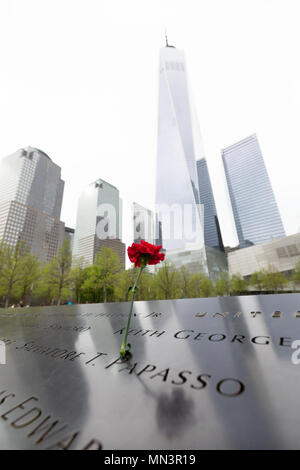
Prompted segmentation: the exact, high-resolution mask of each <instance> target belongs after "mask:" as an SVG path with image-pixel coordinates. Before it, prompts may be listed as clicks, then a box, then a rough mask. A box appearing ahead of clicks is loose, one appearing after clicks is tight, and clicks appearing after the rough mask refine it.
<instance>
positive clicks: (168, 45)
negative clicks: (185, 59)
mask: <svg viewBox="0 0 300 470" xmlns="http://www.w3.org/2000/svg"><path fill="white" fill-rule="evenodd" d="M165 38H166V47H174V46H171V45H170V44H169V42H168V35H167V28H165ZM174 48H175V47H174Z"/></svg>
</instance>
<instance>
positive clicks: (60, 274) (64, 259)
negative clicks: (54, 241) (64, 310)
mask: <svg viewBox="0 0 300 470" xmlns="http://www.w3.org/2000/svg"><path fill="white" fill-rule="evenodd" d="M71 265H72V253H71V248H70V242H69V240H67V239H65V240H64V241H63V244H62V246H61V247H60V248H59V250H58V253H57V255H56V256H55V257H54V258H53V259H52V260H51V261H50V262H49V263H48V265H46V266H45V268H44V270H43V281H44V283H45V285H46V286H47V289H48V292H50V293H51V295H52V296H54V297H56V299H57V305H60V303H61V300H62V297H63V296H64V294H65V293H66V292H69V287H70V285H71V283H72V277H71Z"/></svg>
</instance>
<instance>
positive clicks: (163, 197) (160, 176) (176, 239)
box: [156, 45, 203, 250]
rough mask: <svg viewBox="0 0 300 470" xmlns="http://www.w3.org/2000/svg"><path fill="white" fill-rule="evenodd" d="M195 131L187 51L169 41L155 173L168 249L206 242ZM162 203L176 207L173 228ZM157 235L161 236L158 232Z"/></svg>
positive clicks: (160, 224)
mask: <svg viewBox="0 0 300 470" xmlns="http://www.w3.org/2000/svg"><path fill="white" fill-rule="evenodd" d="M195 132H196V131H195V125H194V120H193V112H192V109H191V106H190V95H189V90H188V83H187V74H186V64H185V57H184V53H183V52H182V51H180V50H178V49H176V48H175V47H172V46H168V45H167V46H166V47H164V48H162V49H161V51H160V75H159V116H158V144H157V173H156V211H157V213H158V219H157V227H159V229H160V230H161V235H162V245H163V248H164V249H166V250H174V249H185V248H186V247H188V246H191V245H192V244H199V243H200V244H201V243H203V229H202V224H201V214H200V207H198V206H196V205H197V204H199V188H198V177H197V168H196V157H198V158H201V157H202V156H203V155H202V154H201V153H199V152H200V150H199V149H198V148H196V147H197V144H196V142H198V140H199V139H195ZM197 137H198V136H197ZM162 205H166V207H167V208H168V209H169V210H171V211H172V209H171V208H172V207H173V208H175V206H176V208H177V212H176V216H173V212H172V216H171V217H173V218H172V222H171V228H170V231H168V230H167V227H166V221H165V219H164V218H163V215H162V214H161V213H160V212H159V209H160V208H161V207H162ZM185 205H186V206H189V207H190V208H192V230H191V231H194V237H192V236H190V234H187V233H186V231H185V228H186V225H187V222H185V221H184V210H185V207H184V206H185ZM168 209H166V211H167V210H168ZM174 210H175V209H174ZM180 211H181V213H180ZM176 217H177V218H176ZM185 223H186V225H185ZM175 225H176V226H175ZM180 225H181V227H179V226H180ZM177 229H178V231H177V232H176V230H177ZM174 232H176V236H174ZM156 237H157V239H159V238H160V236H159V234H157V235H156Z"/></svg>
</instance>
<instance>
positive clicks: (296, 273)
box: [291, 261, 300, 288]
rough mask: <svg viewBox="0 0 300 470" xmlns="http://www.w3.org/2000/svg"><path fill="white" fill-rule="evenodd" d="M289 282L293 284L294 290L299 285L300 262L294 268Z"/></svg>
mask: <svg viewBox="0 0 300 470" xmlns="http://www.w3.org/2000/svg"><path fill="white" fill-rule="evenodd" d="M291 281H292V282H293V284H294V286H295V288H296V287H297V286H299V285H300V261H298V263H297V264H296V266H295V268H294V272H293V274H292V276H291Z"/></svg>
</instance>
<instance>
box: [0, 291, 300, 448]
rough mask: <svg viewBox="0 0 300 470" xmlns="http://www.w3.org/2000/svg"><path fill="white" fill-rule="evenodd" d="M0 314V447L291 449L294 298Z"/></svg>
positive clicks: (299, 421)
mask: <svg viewBox="0 0 300 470" xmlns="http://www.w3.org/2000/svg"><path fill="white" fill-rule="evenodd" d="M128 310H129V304H128V303H113V304H106V305H104V304H97V305H95V304H94V305H91V304H90V305H78V306H77V305H76V306H61V307H43V308H19V309H9V310H0V340H2V341H4V342H5V344H6V364H5V365H1V364H0V416H1V417H0V448H1V449H48V448H69V449H83V448H91V449H97V448H100V447H102V448H103V449H287V448H300V441H299V427H300V407H299V397H300V380H299V372H300V365H295V364H293V363H292V360H291V357H292V354H293V353H294V352H295V349H292V348H291V344H292V342H293V341H294V340H298V339H299V340H300V313H299V314H298V318H297V311H298V310H299V311H300V295H299V294H285V295H263V296H244V297H224V298H211V299H182V300H174V301H156V302H136V303H135V307H134V312H135V316H134V317H133V318H132V323H131V330H132V331H131V333H130V334H129V337H128V339H129V342H130V343H131V345H132V357H131V358H130V360H129V361H128V362H126V363H120V361H118V362H115V361H117V359H118V356H119V349H120V346H121V342H122V331H120V330H122V328H124V326H125V324H126V319H127V314H128Z"/></svg>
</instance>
